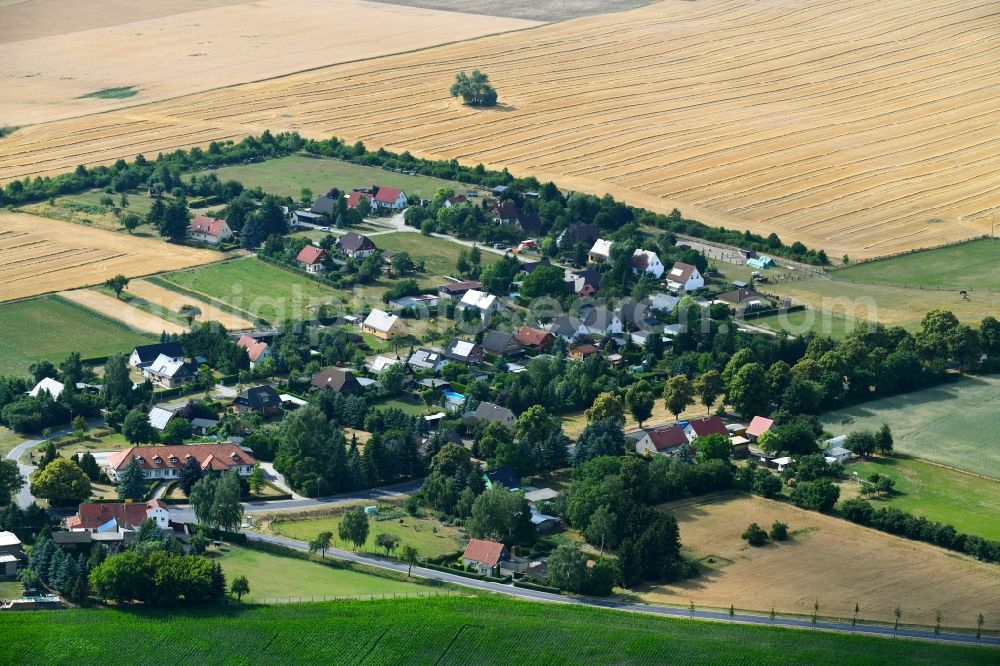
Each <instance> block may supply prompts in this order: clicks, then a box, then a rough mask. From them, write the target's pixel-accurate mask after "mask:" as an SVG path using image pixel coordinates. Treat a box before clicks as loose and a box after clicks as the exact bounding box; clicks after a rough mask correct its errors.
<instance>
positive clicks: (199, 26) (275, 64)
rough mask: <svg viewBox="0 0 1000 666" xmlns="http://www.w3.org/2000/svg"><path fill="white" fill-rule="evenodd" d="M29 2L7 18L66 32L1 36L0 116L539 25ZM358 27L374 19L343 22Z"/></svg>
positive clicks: (363, 11) (396, 14)
mask: <svg viewBox="0 0 1000 666" xmlns="http://www.w3.org/2000/svg"><path fill="white" fill-rule="evenodd" d="M26 4H28V5H29V6H28V7H20V6H17V5H14V6H11V7H4V6H3V4H2V3H0V25H4V26H7V25H11V24H16V25H18V26H21V25H25V24H27V25H32V24H34V25H38V24H41V25H44V26H51V25H52V24H53V23H55V24H58V25H61V26H62V27H63V30H62V31H61V34H58V35H51V34H47V35H42V36H35V35H33V34H32V32H33V31H32V30H30V29H29V30H24V29H21V30H19V31H18V33H19V36H20V37H21V38H20V39H10V38H7V39H4V38H2V37H0V62H3V63H4V65H5V67H4V70H5V71H4V88H5V93H6V95H5V99H4V104H3V106H2V107H0V125H15V126H16V125H27V124H30V123H38V122H46V121H49V120H57V119H60V118H70V117H73V116H79V115H83V114H87V113H95V112H100V111H107V110H109V109H117V108H121V107H125V106H134V105H135V104H139V103H145V102H150V101H155V100H162V99H168V98H170V97H177V96H178V95H186V94H189V93H193V92H200V91H204V90H212V89H215V88H220V87H222V86H228V85H232V84H234V83H246V82H249V81H260V80H262V79H266V78H270V77H275V76H281V75H283V74H291V73H293V72H301V71H304V70H308V69H311V68H314V67H323V66H327V65H332V64H336V63H341V62H348V61H352V60H360V59H364V58H373V57H377V56H382V55H386V54H389V53H398V52H400V51H410V50H414V49H421V48H427V47H428V46H435V45H438V44H442V43H445V42H451V41H454V40H460V39H469V38H472V37H479V36H481V35H486V34H496V33H501V32H505V31H507V30H517V29H522V28H526V27H531V26H533V25H537V23H536V22H534V21H523V20H518V19H508V18H499V17H490V16H475V15H471V14H461V13H456V12H447V13H446V12H440V11H434V10H431V9H418V8H412V7H399V6H393V5H373V4H371V3H368V2H363V1H361V0H335V1H332V2H331V1H330V0H259V1H251V0H242V1H241V0H230V2H226V3H224V4H225V5H226V6H214V7H213V6H212V5H213V4H216V5H218V4H223V3H218V2H209V3H208V4H201V3H197V2H190V1H189V0H185V1H183V2H180V3H177V5H176V7H175V8H173V9H172V10H171V9H168V8H163V11H162V12H160V13H159V15H158V16H149V13H148V12H144V11H135V10H133V9H131V8H129V7H128V6H127V5H131V4H142V3H126V2H121V0H93V1H91V2H87V3H85V4H86V5H87V10H88V12H90V13H92V14H94V15H96V16H102V17H113V16H116V15H118V14H119V13H122V14H124V15H125V17H126V19H125V20H121V21H115V20H113V19H111V20H109V21H108V23H102V24H98V25H86V24H84V25H86V27H77V24H75V23H70V22H68V21H66V20H56V17H57V16H58V17H61V16H62V15H63V5H64V4H66V3H63V2H58V0H32V2H30V3H26ZM57 5H58V6H57ZM123 5H124V7H123ZM69 11H70V12H73V11H74V10H73V9H72V8H70V9H69ZM130 15H131V16H130ZM352 25H353V26H368V28H367V29H358V30H344V29H342V27H343V26H352ZM338 26H339V27H338ZM376 26H377V27H376ZM373 30H374V33H373ZM38 32H40V33H46V32H49V31H48V30H47V29H45V28H41V29H39V30H38ZM116 89H122V90H121V91H117V90H116ZM109 90H116V93H111V94H108V92H107V91H109ZM95 93H98V94H96V95H95Z"/></svg>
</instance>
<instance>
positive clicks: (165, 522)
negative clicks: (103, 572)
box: [66, 499, 170, 532]
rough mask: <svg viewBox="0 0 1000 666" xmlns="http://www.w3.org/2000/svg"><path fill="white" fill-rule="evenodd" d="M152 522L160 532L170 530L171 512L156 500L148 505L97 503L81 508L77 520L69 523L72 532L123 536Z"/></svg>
mask: <svg viewBox="0 0 1000 666" xmlns="http://www.w3.org/2000/svg"><path fill="white" fill-rule="evenodd" d="M147 520H152V521H154V522H155V523H156V526H157V527H159V528H160V529H161V530H169V529H170V509H169V507H168V506H167V504H166V503H164V502H162V501H160V500H158V499H154V500H149V501H148V502H97V503H94V504H81V505H80V506H79V509H77V512H76V515H75V516H70V517H68V518H67V519H66V529H68V530H69V531H71V532H95V531H97V532H120V531H123V530H137V529H139V527H140V526H141V525H142V524H143V523H144V522H146V521H147Z"/></svg>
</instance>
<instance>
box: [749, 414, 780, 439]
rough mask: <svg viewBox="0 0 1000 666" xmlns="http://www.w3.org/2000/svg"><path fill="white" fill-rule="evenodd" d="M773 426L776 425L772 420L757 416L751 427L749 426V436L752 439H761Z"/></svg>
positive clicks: (751, 422)
mask: <svg viewBox="0 0 1000 666" xmlns="http://www.w3.org/2000/svg"><path fill="white" fill-rule="evenodd" d="M772 425H774V421H772V420H771V419H767V418H764V417H763V416H755V417H753V420H751V421H750V425H748V426H747V434H748V435H750V436H751V437H760V436H761V435H763V434H764V433H765V432H767V431H768V430H770V429H771V426H772Z"/></svg>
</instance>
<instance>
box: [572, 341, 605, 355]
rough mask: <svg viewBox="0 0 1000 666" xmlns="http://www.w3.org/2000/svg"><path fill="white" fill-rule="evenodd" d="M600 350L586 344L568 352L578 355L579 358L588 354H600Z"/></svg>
mask: <svg viewBox="0 0 1000 666" xmlns="http://www.w3.org/2000/svg"><path fill="white" fill-rule="evenodd" d="M600 351H601V350H600V349H598V348H597V347H595V346H594V345H592V344H590V343H587V344H585V345H580V346H579V347H573V348H572V349H570V350H569V353H570V354H579V355H580V356H589V355H590V354H597V353H600Z"/></svg>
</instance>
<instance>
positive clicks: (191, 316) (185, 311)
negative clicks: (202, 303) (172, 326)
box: [177, 303, 201, 326]
mask: <svg viewBox="0 0 1000 666" xmlns="http://www.w3.org/2000/svg"><path fill="white" fill-rule="evenodd" d="M177 314H179V315H180V316H182V317H184V318H185V319H187V322H188V326H191V325H192V324H194V320H195V319H196V318H197V317H199V316H201V308H199V307H198V306H197V305H191V304H190V303H186V304H184V305H182V306H181V309H180V310H178V311H177Z"/></svg>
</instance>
